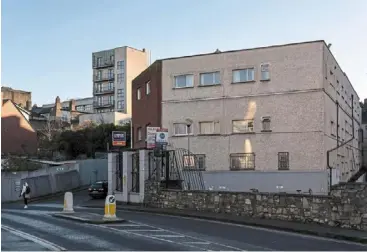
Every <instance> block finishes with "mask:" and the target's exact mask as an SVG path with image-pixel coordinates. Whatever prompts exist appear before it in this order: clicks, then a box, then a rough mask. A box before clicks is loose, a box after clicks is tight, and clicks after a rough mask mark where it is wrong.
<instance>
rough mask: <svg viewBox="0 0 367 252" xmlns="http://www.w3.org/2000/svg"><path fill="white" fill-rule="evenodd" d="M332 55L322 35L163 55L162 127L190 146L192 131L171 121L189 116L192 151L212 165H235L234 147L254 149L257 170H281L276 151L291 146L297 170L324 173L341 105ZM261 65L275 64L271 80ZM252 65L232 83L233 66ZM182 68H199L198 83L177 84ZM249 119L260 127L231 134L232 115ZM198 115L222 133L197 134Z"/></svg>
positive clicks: (292, 165) (211, 167) (189, 70)
mask: <svg viewBox="0 0 367 252" xmlns="http://www.w3.org/2000/svg"><path fill="white" fill-rule="evenodd" d="M328 54H330V52H329V51H328V49H327V48H326V45H325V43H324V42H322V41H316V42H312V43H301V44H294V45H287V46H274V47H268V48H262V49H252V50H244V51H237V52H227V53H219V54H212V55H206V56H193V57H184V58H177V59H168V60H164V61H163V73H162V127H164V128H168V129H169V136H170V140H169V141H170V144H171V146H173V147H175V148H186V149H187V146H188V139H187V137H175V136H173V135H172V133H173V132H172V127H173V123H178V122H184V121H185V119H187V118H190V119H191V120H193V122H194V124H193V134H194V135H193V136H191V137H190V139H191V140H190V141H191V144H190V145H191V147H190V151H192V152H193V153H196V154H205V155H206V169H207V170H208V171H225V170H229V155H230V153H245V152H255V155H256V158H255V170H256V171H276V170H278V157H277V154H278V152H289V155H290V170H291V171H300V172H301V171H325V169H326V167H327V165H326V151H327V150H328V149H330V148H332V147H333V142H332V141H334V142H335V146H336V141H335V140H332V139H330V137H329V136H328V132H330V117H332V116H334V114H335V113H336V107H335V104H333V103H331V101H332V100H330V98H329V96H328V95H327V93H326V92H325V91H324V88H325V77H324V73H326V72H325V65H327V64H325V63H324V58H325V55H328ZM330 55H331V54H330ZM329 58H331V57H329ZM262 63H270V81H260V65H261V64H262ZM247 67H255V81H254V82H249V83H243V84H232V70H234V69H242V68H247ZM214 71H220V75H221V77H220V79H221V85H218V86H208V87H199V86H198V85H199V81H200V80H199V76H200V73H204V72H214ZM181 74H194V87H192V88H183V89H174V76H176V75H181ZM346 86H348V85H346ZM348 88H349V89H351V90H352V87H351V85H350V83H349V86H348ZM358 99H359V98H358V96H357V95H356V94H355V100H356V104H358ZM330 103H331V104H330ZM358 107H359V106H358ZM356 111H358V108H356ZM359 114H360V112H359ZM263 116H270V117H271V130H272V132H266V133H265V132H261V130H262V125H261V118H262V117H263ZM251 117H252V118H253V119H254V120H255V122H254V131H255V133H252V134H251V133H250V134H248V133H247V134H232V132H231V131H232V127H231V121H232V120H236V119H251ZM340 118H343V119H341V120H345V118H344V117H343V115H342V114H341V116H340ZM356 120H358V119H356ZM200 121H218V122H219V124H220V132H219V134H218V135H214V136H199V135H198V131H199V126H198V125H199V122H200ZM356 124H357V123H356ZM356 127H357V126H356ZM356 137H358V136H357V135H356ZM336 162H337V161H336ZM338 162H340V160H339V161H338ZM334 165H335V166H336V163H335V164H334ZM282 172H283V171H282ZM344 179H346V177H344ZM334 180H335V179H334Z"/></svg>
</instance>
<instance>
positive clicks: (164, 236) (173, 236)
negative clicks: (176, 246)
mask: <svg viewBox="0 0 367 252" xmlns="http://www.w3.org/2000/svg"><path fill="white" fill-rule="evenodd" d="M151 236H154V237H163V238H184V237H186V236H184V235H151Z"/></svg>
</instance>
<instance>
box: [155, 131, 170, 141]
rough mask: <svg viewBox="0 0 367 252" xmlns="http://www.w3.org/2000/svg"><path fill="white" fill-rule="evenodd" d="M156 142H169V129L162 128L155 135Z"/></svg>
mask: <svg viewBox="0 0 367 252" xmlns="http://www.w3.org/2000/svg"><path fill="white" fill-rule="evenodd" d="M155 142H156V143H157V144H167V143H168V129H160V130H158V131H157V133H156V135H155Z"/></svg>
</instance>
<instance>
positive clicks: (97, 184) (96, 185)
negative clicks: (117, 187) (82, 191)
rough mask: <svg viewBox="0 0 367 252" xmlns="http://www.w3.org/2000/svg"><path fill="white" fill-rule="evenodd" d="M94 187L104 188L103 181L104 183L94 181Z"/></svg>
mask: <svg viewBox="0 0 367 252" xmlns="http://www.w3.org/2000/svg"><path fill="white" fill-rule="evenodd" d="M92 187H94V188H102V187H103V183H102V182H97V183H94V184H93V185H92Z"/></svg>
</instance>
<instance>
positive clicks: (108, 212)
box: [103, 195, 116, 220]
mask: <svg viewBox="0 0 367 252" xmlns="http://www.w3.org/2000/svg"><path fill="white" fill-rule="evenodd" d="M103 219H109V220H111V219H116V198H115V196H114V195H108V196H107V197H106V201H105V205H104V216H103Z"/></svg>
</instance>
